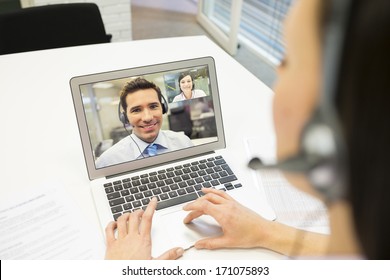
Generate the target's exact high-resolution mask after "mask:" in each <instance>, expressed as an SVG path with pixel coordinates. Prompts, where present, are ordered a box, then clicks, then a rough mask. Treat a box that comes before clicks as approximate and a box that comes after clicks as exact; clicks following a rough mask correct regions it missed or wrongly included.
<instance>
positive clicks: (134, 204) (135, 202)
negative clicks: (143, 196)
mask: <svg viewBox="0 0 390 280" xmlns="http://www.w3.org/2000/svg"><path fill="white" fill-rule="evenodd" d="M133 206H134V208H137V207H141V206H142V205H141V202H140V201H134V202H133ZM134 210H136V209H134Z"/></svg>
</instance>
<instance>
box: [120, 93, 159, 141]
mask: <svg viewBox="0 0 390 280" xmlns="http://www.w3.org/2000/svg"><path fill="white" fill-rule="evenodd" d="M126 104H127V112H126V113H127V117H128V119H129V122H130V124H131V125H132V126H133V133H134V134H135V135H137V136H138V138H140V139H142V140H143V141H145V142H148V143H151V142H153V141H154V140H155V139H156V138H157V136H158V133H159V131H160V128H161V125H162V106H161V103H160V100H159V98H158V94H157V92H156V91H155V90H154V89H142V90H138V91H136V92H133V93H131V94H128V95H127V96H126Z"/></svg>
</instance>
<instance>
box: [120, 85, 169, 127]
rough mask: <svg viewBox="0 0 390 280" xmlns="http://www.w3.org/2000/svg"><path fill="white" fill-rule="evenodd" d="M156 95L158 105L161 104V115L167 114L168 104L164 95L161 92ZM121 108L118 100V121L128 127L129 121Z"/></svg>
mask: <svg viewBox="0 0 390 280" xmlns="http://www.w3.org/2000/svg"><path fill="white" fill-rule="evenodd" d="M157 95H158V99H159V101H160V104H161V107H162V113H163V114H166V113H167V112H168V102H167V100H166V99H165V97H164V95H162V93H161V92H157ZM121 107H122V103H121V100H120V99H119V104H118V117H119V120H120V121H121V123H122V124H123V125H124V126H128V125H130V122H129V119H128V117H127V114H126V112H124V111H121Z"/></svg>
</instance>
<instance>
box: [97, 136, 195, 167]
mask: <svg viewBox="0 0 390 280" xmlns="http://www.w3.org/2000/svg"><path fill="white" fill-rule="evenodd" d="M153 143H154V144H156V145H157V154H162V153H166V152H170V151H175V150H180V149H183V148H188V147H192V146H194V144H193V143H192V142H191V140H190V138H188V137H187V136H186V135H185V134H183V133H179V132H174V131H171V130H160V132H159V134H158V136H157V138H156V140H155V141H154V142H153ZM150 144H152V143H147V142H144V141H142V140H141V139H139V138H138V137H137V136H136V135H135V134H131V135H129V136H127V137H125V138H123V139H122V140H120V141H119V142H118V143H116V144H115V145H114V146H112V147H111V148H109V149H108V150H107V151H105V152H104V153H103V154H102V155H101V156H100V157H99V158H98V159H97V160H96V162H95V164H96V168H102V167H106V166H110V165H114V164H119V163H123V162H127V161H132V160H135V159H141V158H146V157H149V155H148V153H147V151H146V148H147V147H148V146H149V145H150Z"/></svg>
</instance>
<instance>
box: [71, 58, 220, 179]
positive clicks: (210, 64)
mask: <svg viewBox="0 0 390 280" xmlns="http://www.w3.org/2000/svg"><path fill="white" fill-rule="evenodd" d="M71 89H72V95H73V101H74V105H75V110H76V117H77V121H78V125H79V130H80V136H81V141H82V145H83V150H84V156H85V159H86V164H87V169H88V174H89V177H90V179H95V178H99V177H104V176H113V175H116V174H120V173H125V172H129V171H132V170H137V169H141V168H145V167H149V166H154V165H156V164H164V163H166V162H170V161H174V160H179V159H183V158H186V157H190V156H195V155H199V154H201V153H207V152H211V151H214V150H215V149H220V148H223V147H225V139H224V133H223V125H222V117H221V109H220V102H219V93H218V86H217V79H216V73H215V65H214V61H213V59H212V58H211V57H205V58H197V59H191V60H185V61H175V62H170V63H163V64H158V65H149V66H144V67H137V68H131V69H123V70H118V71H111V72H105V73H96V74H91V75H85V76H79V77H74V78H72V79H71ZM121 96H122V98H121Z"/></svg>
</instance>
